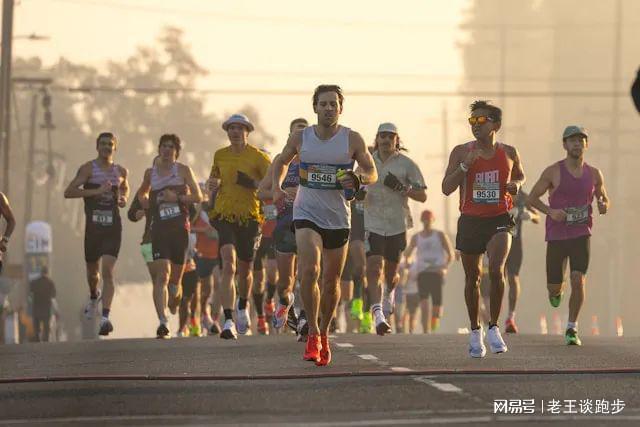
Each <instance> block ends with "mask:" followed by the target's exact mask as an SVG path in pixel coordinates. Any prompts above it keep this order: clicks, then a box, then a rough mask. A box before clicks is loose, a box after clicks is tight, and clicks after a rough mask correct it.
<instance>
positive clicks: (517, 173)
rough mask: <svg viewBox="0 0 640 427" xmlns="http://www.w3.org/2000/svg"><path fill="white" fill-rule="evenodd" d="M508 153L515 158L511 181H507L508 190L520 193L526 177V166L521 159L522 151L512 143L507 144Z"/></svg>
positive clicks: (512, 158) (512, 192)
mask: <svg viewBox="0 0 640 427" xmlns="http://www.w3.org/2000/svg"><path fill="white" fill-rule="evenodd" d="M505 147H506V148H507V153H508V155H509V157H510V158H511V160H513V167H512V168H511V181H509V182H508V183H507V191H509V192H510V193H511V194H518V192H519V191H520V189H521V188H522V185H523V184H524V182H525V180H526V177H525V175H524V168H523V166H522V160H521V159H520V153H518V149H517V148H515V147H512V146H510V145H506V146H505Z"/></svg>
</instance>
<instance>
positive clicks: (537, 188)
mask: <svg viewBox="0 0 640 427" xmlns="http://www.w3.org/2000/svg"><path fill="white" fill-rule="evenodd" d="M588 138H589V136H588V134H587V131H586V130H585V129H584V128H583V127H581V126H568V127H567V128H566V129H565V130H564V133H563V134H562V145H563V147H564V149H565V151H566V152H567V156H566V158H565V159H564V160H561V161H559V162H556V163H554V164H552V165H551V166H549V167H548V168H546V169H545V170H544V172H542V175H541V176H540V179H539V180H538V182H536V184H535V185H534V186H533V188H532V189H531V193H530V194H529V198H528V199H527V202H528V204H529V205H531V206H533V207H534V208H536V209H538V210H539V211H541V212H543V213H544V214H545V215H547V221H546V233H545V240H546V241H547V290H548V291H549V302H550V303H551V305H552V306H553V307H558V306H559V305H560V302H561V300H562V294H563V287H564V270H565V267H566V262H567V258H568V259H569V264H570V268H571V270H570V272H571V273H570V282H571V297H570V298H569V321H568V323H567V330H566V332H565V341H566V343H567V344H569V345H581V341H580V338H579V337H578V314H580V309H581V308H582V304H583V303H584V296H585V290H584V287H585V283H586V275H587V269H588V267H589V255H590V243H589V241H590V236H591V227H592V225H593V209H592V207H591V204H592V203H593V198H594V196H595V197H596V200H597V205H598V212H599V213H600V215H604V214H606V213H607V211H608V210H609V197H608V196H607V191H606V190H605V187H604V179H603V177H602V172H600V170H599V169H598V168H595V167H593V166H591V165H589V164H587V163H586V162H585V161H584V155H585V152H586V151H587V149H588V148H589V142H588ZM547 191H548V192H549V204H548V205H547V204H545V203H544V202H542V201H541V200H540V197H542V195H544V193H546V192H547Z"/></svg>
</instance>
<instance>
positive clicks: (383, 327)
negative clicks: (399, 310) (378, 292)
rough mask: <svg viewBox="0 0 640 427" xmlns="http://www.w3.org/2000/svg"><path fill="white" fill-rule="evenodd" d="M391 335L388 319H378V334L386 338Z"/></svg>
mask: <svg viewBox="0 0 640 427" xmlns="http://www.w3.org/2000/svg"><path fill="white" fill-rule="evenodd" d="M390 333H391V326H390V325H389V323H387V319H385V318H384V317H382V316H381V317H379V318H377V319H376V334H378V335H380V336H384V335H386V334H390Z"/></svg>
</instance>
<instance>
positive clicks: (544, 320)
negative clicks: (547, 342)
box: [540, 314, 549, 335]
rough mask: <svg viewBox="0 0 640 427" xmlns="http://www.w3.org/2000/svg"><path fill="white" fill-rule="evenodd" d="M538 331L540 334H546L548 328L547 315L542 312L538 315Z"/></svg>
mask: <svg viewBox="0 0 640 427" xmlns="http://www.w3.org/2000/svg"><path fill="white" fill-rule="evenodd" d="M540 333H541V334H542V335H547V334H548V333H549V330H548V329H547V316H545V315H544V314H541V315H540Z"/></svg>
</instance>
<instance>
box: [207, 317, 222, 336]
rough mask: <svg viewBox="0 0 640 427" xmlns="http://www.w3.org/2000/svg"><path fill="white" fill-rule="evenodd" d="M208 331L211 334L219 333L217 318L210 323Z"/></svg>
mask: <svg viewBox="0 0 640 427" xmlns="http://www.w3.org/2000/svg"><path fill="white" fill-rule="evenodd" d="M209 333H210V334H211V335H218V334H219V333H220V324H219V323H218V321H217V320H214V321H213V323H212V324H211V327H210V328H209Z"/></svg>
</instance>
